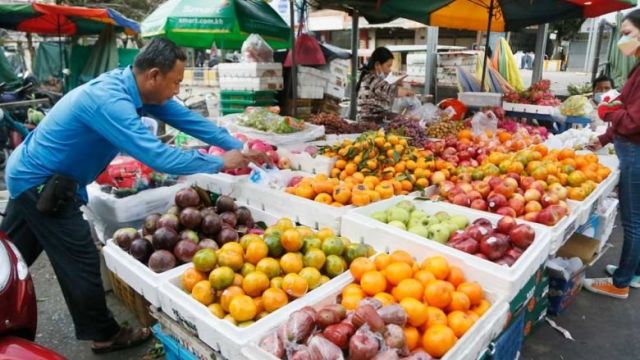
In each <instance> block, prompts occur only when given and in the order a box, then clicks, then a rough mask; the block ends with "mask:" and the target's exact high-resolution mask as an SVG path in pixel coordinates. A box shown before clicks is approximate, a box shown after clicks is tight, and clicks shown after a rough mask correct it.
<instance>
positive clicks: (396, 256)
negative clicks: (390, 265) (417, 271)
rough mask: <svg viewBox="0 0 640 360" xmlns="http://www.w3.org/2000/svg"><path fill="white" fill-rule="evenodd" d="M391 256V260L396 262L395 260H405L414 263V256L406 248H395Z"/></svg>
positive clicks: (411, 264)
mask: <svg viewBox="0 0 640 360" xmlns="http://www.w3.org/2000/svg"><path fill="white" fill-rule="evenodd" d="M390 256H391V262H394V261H399V262H405V263H407V264H409V265H410V266H413V263H414V261H413V257H412V256H411V255H410V254H409V253H408V252H406V251H404V250H395V251H393V252H392V253H391V254H390Z"/></svg>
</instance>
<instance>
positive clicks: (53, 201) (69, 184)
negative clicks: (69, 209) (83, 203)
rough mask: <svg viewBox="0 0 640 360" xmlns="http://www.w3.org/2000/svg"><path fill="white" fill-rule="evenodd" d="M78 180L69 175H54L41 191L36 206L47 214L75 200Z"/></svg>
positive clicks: (53, 212)
mask: <svg viewBox="0 0 640 360" xmlns="http://www.w3.org/2000/svg"><path fill="white" fill-rule="evenodd" d="M77 191H78V182H77V181H76V180H75V179H73V178H71V177H68V176H63V175H58V174H56V175H53V176H52V177H51V178H50V179H49V180H48V181H47V182H46V183H45V184H44V187H43V188H42V190H41V191H40V199H38V203H37V204H36V207H37V209H38V211H40V212H43V213H45V214H55V213H56V212H58V211H59V210H60V208H61V207H62V206H63V205H65V204H69V203H72V202H74V201H75V199H76V192H77Z"/></svg>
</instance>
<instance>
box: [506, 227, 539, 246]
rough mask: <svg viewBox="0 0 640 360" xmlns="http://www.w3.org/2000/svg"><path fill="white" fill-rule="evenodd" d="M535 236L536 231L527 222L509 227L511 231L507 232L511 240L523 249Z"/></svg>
mask: <svg viewBox="0 0 640 360" xmlns="http://www.w3.org/2000/svg"><path fill="white" fill-rule="evenodd" d="M535 236H536V232H535V231H534V230H533V228H532V227H531V226H529V225H527V224H519V225H516V226H515V227H514V228H513V229H511V232H509V237H510V238H511V242H512V243H513V244H514V245H515V246H517V247H519V248H521V249H523V250H526V249H527V248H528V247H529V246H530V245H531V243H533V239H534V238H535Z"/></svg>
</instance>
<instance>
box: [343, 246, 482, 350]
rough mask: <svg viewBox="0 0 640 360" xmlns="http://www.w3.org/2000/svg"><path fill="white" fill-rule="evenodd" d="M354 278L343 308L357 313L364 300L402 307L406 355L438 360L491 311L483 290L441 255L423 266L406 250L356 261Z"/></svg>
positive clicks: (351, 269)
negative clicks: (411, 352) (423, 354)
mask: <svg viewBox="0 0 640 360" xmlns="http://www.w3.org/2000/svg"><path fill="white" fill-rule="evenodd" d="M349 269H350V271H351V273H352V274H353V276H354V278H355V282H354V283H353V284H350V285H348V286H347V287H345V288H344V289H343V291H342V296H341V298H342V300H341V303H342V305H343V306H344V307H345V308H347V309H355V308H356V307H357V306H358V304H359V303H360V301H361V300H363V299H364V298H365V297H368V296H369V297H373V298H376V299H378V300H380V301H381V302H382V303H383V304H384V305H390V304H394V303H397V304H400V306H402V307H403V308H404V310H405V311H406V313H407V319H408V321H407V324H406V325H405V328H404V332H405V336H406V339H407V345H408V346H409V349H410V350H414V349H417V348H420V347H421V348H422V349H424V350H425V351H426V352H427V353H429V355H431V356H433V357H436V358H440V357H442V356H444V355H445V354H446V353H447V351H449V349H451V348H452V347H453V346H454V345H455V343H456V341H457V340H458V339H459V338H460V337H461V336H463V335H464V334H465V333H466V332H467V331H468V330H469V329H470V328H471V327H472V326H473V324H474V323H475V322H476V321H477V320H478V319H479V318H480V316H482V315H483V314H484V313H485V312H486V311H487V310H488V309H489V308H490V306H491V304H490V303H489V301H487V300H486V299H485V297H484V291H483V290H482V287H481V286H480V285H479V284H478V283H475V282H469V281H467V280H466V279H465V276H464V273H463V272H462V270H461V269H460V268H458V267H455V266H450V265H449V263H448V261H447V260H446V259H445V258H444V257H442V256H434V257H430V258H427V259H425V260H424V261H423V262H422V263H418V262H416V261H414V259H413V258H412V257H411V255H409V254H408V253H407V252H405V251H401V250H397V251H394V252H392V253H391V254H379V255H377V256H376V257H375V258H374V259H373V260H371V259H368V258H358V259H356V260H354V261H353V262H352V263H351V266H350V267H349Z"/></svg>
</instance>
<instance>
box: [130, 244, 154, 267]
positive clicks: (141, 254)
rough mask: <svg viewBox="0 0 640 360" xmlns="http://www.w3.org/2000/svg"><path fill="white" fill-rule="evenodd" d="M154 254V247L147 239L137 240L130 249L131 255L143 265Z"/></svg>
mask: <svg viewBox="0 0 640 360" xmlns="http://www.w3.org/2000/svg"><path fill="white" fill-rule="evenodd" d="M152 253H153V246H152V245H151V243H150V242H149V241H147V240H145V239H135V240H133V242H132V243H131V247H130V248H129V254H131V256H133V257H134V258H135V259H136V260H138V261H140V262H141V263H143V264H146V263H147V262H148V261H149V257H150V256H151V254H152Z"/></svg>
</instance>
